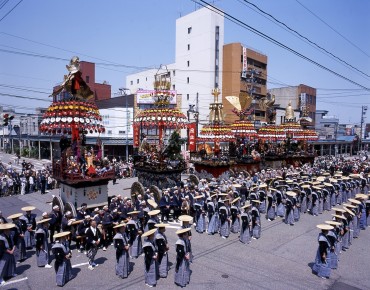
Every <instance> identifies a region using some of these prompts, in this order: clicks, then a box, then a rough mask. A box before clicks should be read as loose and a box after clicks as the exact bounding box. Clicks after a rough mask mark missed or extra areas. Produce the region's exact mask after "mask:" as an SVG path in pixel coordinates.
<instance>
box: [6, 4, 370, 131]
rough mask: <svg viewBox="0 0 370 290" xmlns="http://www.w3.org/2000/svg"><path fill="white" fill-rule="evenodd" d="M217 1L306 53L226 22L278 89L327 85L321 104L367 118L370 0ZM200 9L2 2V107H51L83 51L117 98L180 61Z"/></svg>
mask: <svg viewBox="0 0 370 290" xmlns="http://www.w3.org/2000/svg"><path fill="white" fill-rule="evenodd" d="M207 2H209V3H211V4H212V5H215V6H216V7H218V8H220V9H222V10H223V11H224V12H225V13H227V14H229V15H230V16H232V17H234V18H235V19H238V20H240V21H242V22H244V23H245V24H247V25H249V26H250V27H251V28H253V29H255V30H257V31H259V32H262V33H263V34H264V35H267V36H268V37H269V38H272V39H274V40H276V41H278V42H279V43H281V44H283V45H284V46H286V47H288V48H289V50H294V51H295V52H298V53H299V54H301V55H302V56H303V58H302V57H298V56H297V55H296V54H293V53H291V52H290V51H288V50H286V49H283V48H281V47H279V46H277V45H275V44H274V43H272V42H271V41H268V40H266V39H265V38H262V37H261V36H259V35H257V34H255V33H252V32H251V31H250V30H246V29H245V28H243V27H241V26H239V25H237V24H235V23H233V22H231V21H229V20H227V19H225V35H224V39H225V44H227V43H231V42H241V43H242V44H244V45H246V46H248V47H251V48H253V49H255V50H258V51H260V52H262V53H264V54H266V55H267V56H268V68H267V70H268V84H267V86H268V88H275V87H283V86H295V85H299V84H305V85H308V86H311V87H314V88H317V109H324V110H328V111H329V115H332V116H336V117H338V118H339V119H340V122H341V123H353V124H359V123H360V119H361V107H362V106H366V105H370V98H369V97H370V37H369V31H370V17H369V16H370V15H369V14H370V1H368V0H357V1H348V0H326V1H321V0H281V1H276V0H259V1H257V0H248V1H245V0H214V1H207ZM250 3H252V4H254V5H257V6H258V8H259V9H260V10H262V11H264V12H265V13H268V14H270V15H271V16H273V17H274V18H275V19H277V20H279V21H280V22H282V23H284V24H285V25H286V26H288V27H289V28H290V29H291V30H295V31H297V32H298V33H300V34H301V35H302V36H304V37H306V38H307V39H309V40H310V41H311V42H308V41H307V40H306V41H304V40H302V38H300V37H298V36H297V35H296V34H294V33H293V32H292V31H291V30H288V29H287V28H286V27H283V26H282V24H279V25H278V24H277V22H275V21H273V20H272V19H271V18H270V17H269V16H267V15H266V14H263V13H262V12H261V11H260V10H257V8H256V7H255V6H252V5H251V4H250ZM199 7H201V6H200V5H199V4H196V3H194V2H193V1H192V0H125V1H122V0H106V1H97V0H79V1H76V0H63V1H50V0H34V1H25V0H0V106H3V107H5V108H9V107H12V108H14V109H16V110H17V111H21V112H32V110H33V109H34V108H35V107H47V106H48V105H49V104H50V98H49V97H48V96H49V95H50V93H51V91H52V88H53V86H55V85H56V84H58V83H60V82H61V81H62V80H63V75H64V74H66V73H67V70H66V68H65V65H66V64H67V63H68V61H69V59H70V58H71V57H72V56H74V55H77V56H79V58H80V60H85V61H90V62H95V63H96V64H97V65H96V81H97V82H103V81H107V82H108V83H109V84H111V85H112V95H113V96H114V94H115V93H117V92H118V89H119V88H121V87H125V77H126V75H127V74H130V73H135V72H138V71H140V70H144V69H145V68H156V67H159V66H160V65H161V64H169V63H173V62H174V60H175V22H176V19H177V18H179V17H181V16H183V15H186V14H188V13H191V12H192V11H194V10H195V9H199ZM312 43H315V44H316V45H317V46H319V47H321V48H323V49H325V50H326V51H328V52H329V53H331V55H329V54H328V53H324V52H323V50H322V49H319V48H318V47H317V46H315V45H313V44H312ZM307 59H309V60H310V61H307ZM312 61H314V62H316V63H317V64H318V65H315V64H313V63H312ZM344 62H346V63H347V64H345V63H344ZM323 67H324V68H326V70H325V69H323ZM328 70H330V71H331V72H329V71H328ZM338 75H339V76H341V77H339V76H338ZM344 78H346V79H347V80H346V79H344ZM179 93H181V92H179ZM40 99H41V100H40ZM369 111H370V107H369ZM368 115H369V117H368V119H367V120H365V122H366V121H368V122H369V123H370V112H369V113H368Z"/></svg>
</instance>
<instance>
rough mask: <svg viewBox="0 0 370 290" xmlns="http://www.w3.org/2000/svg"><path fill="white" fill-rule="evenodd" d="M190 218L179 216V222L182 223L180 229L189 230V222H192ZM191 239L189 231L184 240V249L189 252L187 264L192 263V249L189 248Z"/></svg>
mask: <svg viewBox="0 0 370 290" xmlns="http://www.w3.org/2000/svg"><path fill="white" fill-rule="evenodd" d="M192 219H193V218H192V217H191V216H189V215H181V216H179V220H180V221H181V222H182V225H181V228H183V229H188V228H190V229H191V223H190V222H191V221H192ZM191 239H192V234H191V230H189V231H188V232H187V234H186V239H185V243H186V248H187V249H188V252H189V255H190V256H189V257H190V258H189V262H190V263H192V262H193V252H192V247H191Z"/></svg>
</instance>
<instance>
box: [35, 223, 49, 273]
mask: <svg viewBox="0 0 370 290" xmlns="http://www.w3.org/2000/svg"><path fill="white" fill-rule="evenodd" d="M49 221H50V218H46V219H42V220H40V221H38V222H37V230H36V233H35V240H36V259H37V266H38V267H44V268H51V265H50V248H49V243H48V238H49Z"/></svg>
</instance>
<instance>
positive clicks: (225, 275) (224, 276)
mask: <svg viewBox="0 0 370 290" xmlns="http://www.w3.org/2000/svg"><path fill="white" fill-rule="evenodd" d="M221 277H222V278H225V279H227V278H229V275H227V274H222V275H221Z"/></svg>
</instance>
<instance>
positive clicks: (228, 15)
mask: <svg viewBox="0 0 370 290" xmlns="http://www.w3.org/2000/svg"><path fill="white" fill-rule="evenodd" d="M191 1H193V2H195V3H198V4H200V5H202V6H203V7H205V8H207V9H209V10H211V11H212V12H214V13H217V14H219V15H222V16H224V17H225V18H226V19H228V20H229V21H231V22H233V23H235V24H237V25H239V26H241V27H243V28H244V29H246V30H249V31H250V32H252V33H254V34H257V35H258V36H260V37H262V38H264V39H266V40H267V41H269V42H271V43H273V44H275V45H277V46H279V47H281V48H283V49H285V50H287V51H289V52H291V53H293V54H294V55H296V56H298V57H300V58H302V59H304V60H306V61H308V62H310V63H312V64H314V65H316V66H317V67H319V68H321V69H323V70H325V71H327V72H329V73H331V74H334V75H335V76H337V77H339V78H341V79H344V80H346V81H347V82H350V83H352V84H354V85H356V86H358V87H361V88H363V89H365V90H370V89H369V88H367V87H365V86H363V85H361V84H359V83H357V82H355V81H353V80H351V79H349V78H347V77H345V76H343V75H341V74H340V73H337V72H336V71H334V70H332V69H330V68H328V67H326V66H324V65H322V64H320V63H318V62H316V61H314V60H313V59H311V58H309V57H307V56H305V55H303V54H301V53H299V52H298V51H296V50H294V49H292V48H290V47H289V46H287V45H285V44H283V43H281V42H280V41H278V40H276V39H274V38H272V37H270V36H268V35H267V34H265V33H263V32H261V31H259V30H258V29H255V28H253V27H252V26H250V25H248V24H246V23H245V22H243V21H241V20H239V19H237V18H236V17H234V16H232V15H230V14H228V13H227V12H223V11H221V10H220V9H218V8H217V7H215V6H213V5H211V4H209V3H208V2H206V1H203V0H191ZM199 1H200V2H202V3H200V2H199ZM211 8H212V9H211Z"/></svg>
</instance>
